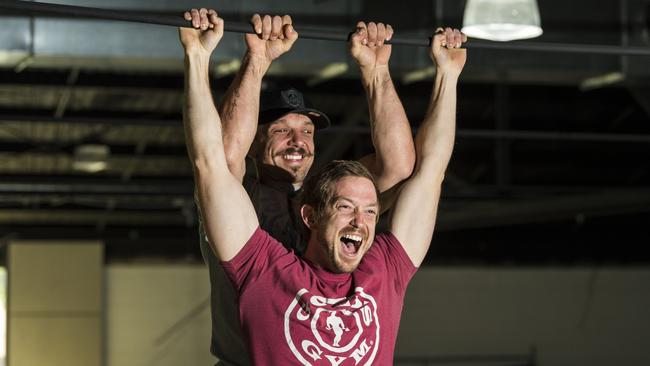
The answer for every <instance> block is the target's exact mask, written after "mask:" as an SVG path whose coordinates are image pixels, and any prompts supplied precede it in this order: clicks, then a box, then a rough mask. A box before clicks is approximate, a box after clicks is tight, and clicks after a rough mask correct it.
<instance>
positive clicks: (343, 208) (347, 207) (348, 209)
mask: <svg viewBox="0 0 650 366" xmlns="http://www.w3.org/2000/svg"><path fill="white" fill-rule="evenodd" d="M336 209H337V210H339V211H341V212H346V213H347V212H352V210H353V208H352V206H350V205H348V204H345V203H342V204H340V205H338V206H336Z"/></svg>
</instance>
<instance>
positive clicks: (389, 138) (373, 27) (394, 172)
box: [350, 22, 415, 203]
mask: <svg viewBox="0 0 650 366" xmlns="http://www.w3.org/2000/svg"><path fill="white" fill-rule="evenodd" d="M392 35H393V29H392V27H391V26H390V25H384V24H382V23H373V22H370V23H368V24H366V23H364V22H359V23H357V31H356V32H355V33H354V34H353V35H352V37H350V52H351V54H352V56H353V57H354V59H355V60H356V62H357V63H358V64H359V69H360V71H361V81H362V83H363V87H364V89H365V91H366V97H367V100H368V109H369V112H370V129H371V136H372V142H373V145H374V147H375V153H374V154H371V155H368V156H366V157H364V158H362V159H361V160H360V161H361V163H362V164H364V165H365V166H366V167H367V168H368V169H369V170H370V172H371V173H372V174H373V175H374V176H375V178H376V180H377V184H378V186H379V191H380V192H387V191H388V190H389V189H390V188H392V187H393V186H395V185H396V184H397V183H399V182H400V181H402V180H404V179H406V178H408V177H409V176H410V175H411V172H412V171H413V166H414V163H415V149H414V147H413V137H412V134H411V126H410V124H409V121H408V119H407V117H406V112H405V111H404V107H403V106H402V102H401V101H400V99H399V97H398V96H397V91H396V90H395V86H394V85H393V80H392V79H391V76H390V70H389V68H388V60H389V58H390V53H391V46H390V45H387V44H384V40H390V38H391V37H392ZM384 202H385V197H382V203H384Z"/></svg>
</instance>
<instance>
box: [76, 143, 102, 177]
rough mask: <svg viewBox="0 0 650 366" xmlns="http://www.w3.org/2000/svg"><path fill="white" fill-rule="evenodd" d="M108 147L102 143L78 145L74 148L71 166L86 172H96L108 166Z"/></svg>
mask: <svg viewBox="0 0 650 366" xmlns="http://www.w3.org/2000/svg"><path fill="white" fill-rule="evenodd" d="M109 155H110V149H109V148H108V146H106V145H102V144H86V145H79V146H77V147H75V149H74V160H73V162H72V168H73V169H75V170H79V171H82V172H86V173H98V172H101V171H103V170H106V168H108V156H109Z"/></svg>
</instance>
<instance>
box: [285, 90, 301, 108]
mask: <svg viewBox="0 0 650 366" xmlns="http://www.w3.org/2000/svg"><path fill="white" fill-rule="evenodd" d="M281 94H282V98H284V101H285V102H286V103H287V104H288V105H290V106H291V107H293V108H297V107H300V106H302V105H303V104H304V103H303V101H302V94H300V92H298V91H297V90H296V89H289V90H283V91H282V92H281Z"/></svg>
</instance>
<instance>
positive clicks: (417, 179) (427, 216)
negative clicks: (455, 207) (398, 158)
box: [390, 73, 458, 266]
mask: <svg viewBox="0 0 650 366" xmlns="http://www.w3.org/2000/svg"><path fill="white" fill-rule="evenodd" d="M457 80H458V77H457V76H455V77H454V76H453V75H448V74H443V73H438V75H436V81H435V84H434V90H433V93H432V97H431V102H430V105H429V107H428V109H427V112H426V115H425V119H424V122H423V123H422V125H421V126H420V128H419V129H418V133H417V136H416V140H415V149H416V152H417V156H418V160H417V164H416V167H415V171H414V172H413V175H412V176H411V177H410V178H409V179H408V180H407V181H406V182H405V183H404V186H403V187H402V190H401V191H400V194H399V197H398V199H397V203H396V204H395V208H394V214H393V216H392V218H391V223H390V230H391V231H392V232H393V234H394V235H395V236H396V237H397V238H398V239H399V240H400V241H401V242H402V244H403V245H404V249H405V250H406V252H407V253H408V255H409V257H410V258H411V260H412V261H413V263H414V264H415V265H416V266H418V265H420V263H422V261H423V260H424V257H425V256H426V253H427V250H428V248H429V244H430V243H431V238H432V235H433V229H434V226H435V221H436V214H437V211H438V203H439V201H440V193H441V185H442V181H443V178H444V173H445V170H446V168H447V165H448V163H449V160H450V158H451V152H452V149H453V146H454V137H455V128H456V83H457ZM414 228H416V229H414Z"/></svg>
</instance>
